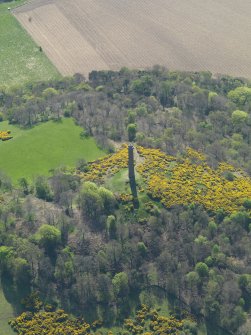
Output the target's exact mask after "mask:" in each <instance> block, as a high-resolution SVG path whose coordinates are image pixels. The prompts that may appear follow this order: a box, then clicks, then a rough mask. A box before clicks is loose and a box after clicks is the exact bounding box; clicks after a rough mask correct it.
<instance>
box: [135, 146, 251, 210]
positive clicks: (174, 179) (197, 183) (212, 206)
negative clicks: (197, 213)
mask: <svg viewBox="0 0 251 335" xmlns="http://www.w3.org/2000/svg"><path fill="white" fill-rule="evenodd" d="M137 151H138V153H139V154H140V156H141V157H142V158H144V161H143V163H142V164H140V165H139V166H138V167H137V170H138V172H139V173H140V174H141V175H142V176H143V178H144V181H145V182H146V184H147V191H148V193H149V194H150V195H151V196H152V197H153V198H156V199H159V200H160V201H161V202H162V203H163V205H164V206H165V207H168V208H170V207H172V206H175V205H189V204H191V203H197V204H201V205H203V206H204V207H205V208H206V209H208V210H211V211H214V212H215V211H217V210H219V209H223V210H225V211H226V212H229V213H233V212H236V211H238V209H239V208H240V206H242V204H243V202H244V200H245V199H248V198H249V199H251V178H249V177H248V176H246V175H245V174H244V173H243V172H242V171H240V170H236V169H235V168H234V167H233V166H231V165H229V164H227V163H221V164H220V165H219V167H218V168H217V169H215V170H214V169H212V168H211V167H209V166H208V165H207V164H206V162H205V157H204V156H203V155H202V154H200V153H199V152H196V151H195V150H193V149H191V148H188V150H187V155H186V156H185V157H184V158H182V159H176V158H175V157H173V156H168V155H165V154H164V153H162V152H161V151H159V150H156V149H146V148H143V147H137ZM226 172H232V173H233V176H234V178H233V180H228V179H226V178H225V177H224V173H226Z"/></svg>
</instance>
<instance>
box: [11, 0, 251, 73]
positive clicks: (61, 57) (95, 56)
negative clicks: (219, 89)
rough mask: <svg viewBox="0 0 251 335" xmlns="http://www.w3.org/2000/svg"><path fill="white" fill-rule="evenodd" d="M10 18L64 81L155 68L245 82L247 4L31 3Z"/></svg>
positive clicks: (249, 68)
mask: <svg viewBox="0 0 251 335" xmlns="http://www.w3.org/2000/svg"><path fill="white" fill-rule="evenodd" d="M14 15H15V16H16V18H17V19H18V20H19V22H20V23H21V24H22V25H23V26H24V27H25V29H26V30H27V31H28V33H29V34H30V35H31V36H32V37H33V38H34V40H35V41H36V42H37V44H38V45H40V46H42V48H43V50H44V52H45V53H46V54H47V56H48V57H49V58H50V59H51V61H52V62H53V63H54V64H55V66H56V67H57V68H58V70H59V71H60V72H61V73H62V74H63V75H71V74H74V73H76V72H79V73H83V74H85V75H86V76H87V75H88V73H89V72H90V71H92V70H106V69H112V70H118V69H120V68H121V67H123V66H127V67H130V68H146V67H150V66H153V65H154V64H161V65H165V66H167V67H168V68H170V69H173V70H174V69H179V70H195V71H199V70H210V71H211V72H213V73H224V74H229V75H236V76H243V77H250V78H251V1H250V0H239V1H236V0H203V1H202V0H154V1H153V0H71V1H69V0H33V1H31V2H30V3H28V4H26V5H24V6H21V7H19V8H17V9H15V10H14Z"/></svg>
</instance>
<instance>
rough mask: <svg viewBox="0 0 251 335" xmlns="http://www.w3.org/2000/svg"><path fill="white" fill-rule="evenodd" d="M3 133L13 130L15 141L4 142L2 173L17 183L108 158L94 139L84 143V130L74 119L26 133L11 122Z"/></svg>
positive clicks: (3, 126)
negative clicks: (66, 167) (101, 158)
mask: <svg viewBox="0 0 251 335" xmlns="http://www.w3.org/2000/svg"><path fill="white" fill-rule="evenodd" d="M0 130H10V131H11V135H12V136H13V139H11V140H9V141H6V142H2V141H0V170H2V171H4V172H5V173H6V174H7V175H9V176H10V177H11V178H12V179H13V181H17V180H18V179H19V178H21V177H26V178H28V179H32V177H34V176H36V175H48V174H49V170H51V169H54V168H57V167H59V166H70V167H71V166H72V167H73V166H75V164H76V162H77V161H78V160H79V159H82V158H84V159H85V160H86V161H90V160H95V159H97V158H99V157H101V156H103V155H104V152H103V151H102V150H100V149H99V148H98V147H97V145H96V143H95V140H94V139H93V138H88V139H81V137H80V133H81V131H82V128H81V127H79V126H76V125H75V124H74V122H73V120H72V119H63V120H62V121H61V122H53V121H50V122H46V123H43V124H41V125H38V126H35V127H33V128H31V129H27V130H23V129H20V128H18V127H16V126H13V125H9V124H8V123H7V122H1V123H0Z"/></svg>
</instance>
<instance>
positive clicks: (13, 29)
mask: <svg viewBox="0 0 251 335" xmlns="http://www.w3.org/2000/svg"><path fill="white" fill-rule="evenodd" d="M23 2H24V1H21V0H20V1H12V2H7V3H2V4H0V32H1V33H0V64H1V65H0V86H11V85H19V84H24V83H26V82H29V81H40V80H49V79H52V78H56V77H59V76H60V75H59V73H58V71H57V70H56V68H55V67H54V66H53V65H52V63H51V62H50V61H49V59H48V58H47V57H46V56H45V55H44V53H43V52H41V51H39V47H38V46H37V45H36V44H35V42H34V41H33V40H32V39H31V37H30V36H29V35H28V34H27V33H26V32H25V30H24V29H23V28H22V27H21V25H20V24H19V23H18V21H17V20H16V19H15V17H14V16H13V15H12V14H11V11H9V10H8V8H9V7H10V8H13V7H15V6H17V5H19V4H22V3H23Z"/></svg>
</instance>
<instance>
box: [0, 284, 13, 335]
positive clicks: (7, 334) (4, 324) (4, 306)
mask: <svg viewBox="0 0 251 335" xmlns="http://www.w3.org/2000/svg"><path fill="white" fill-rule="evenodd" d="M13 317H14V314H13V309H12V307H11V305H10V304H9V303H8V301H7V300H6V299H5V297H4V294H3V291H2V289H1V287H0V335H14V334H15V333H14V332H13V331H12V329H11V327H10V326H9V325H8V320H9V319H11V318H13Z"/></svg>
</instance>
